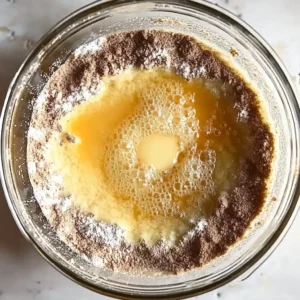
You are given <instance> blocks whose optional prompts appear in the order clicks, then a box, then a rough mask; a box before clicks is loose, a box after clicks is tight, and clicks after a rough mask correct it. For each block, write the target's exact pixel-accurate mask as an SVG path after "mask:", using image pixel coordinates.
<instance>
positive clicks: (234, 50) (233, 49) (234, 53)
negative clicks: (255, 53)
mask: <svg viewBox="0 0 300 300" xmlns="http://www.w3.org/2000/svg"><path fill="white" fill-rule="evenodd" d="M230 53H231V55H232V56H236V55H239V52H238V51H237V50H236V49H235V48H233V47H230Z"/></svg>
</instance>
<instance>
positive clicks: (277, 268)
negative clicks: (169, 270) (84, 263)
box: [0, 0, 300, 300]
mask: <svg viewBox="0 0 300 300" xmlns="http://www.w3.org/2000/svg"><path fill="white" fill-rule="evenodd" d="M89 2H91V1H88V0H73V1H71V0H69V1H68V0H52V1H49V0H15V1H13V0H10V1H9V0H1V1H0V99H1V100H0V101H1V103H2V102H3V99H4V96H5V93H6V90H7V88H8V84H9V82H10V81H11V79H12V77H13V75H14V73H15V72H16V70H17V69H18V67H19V65H20V64H21V62H22V61H23V60H24V58H25V57H26V55H27V54H28V52H29V49H30V48H31V47H32V45H33V44H34V43H35V42H36V41H37V40H38V39H39V38H40V37H41V36H42V35H43V34H44V33H45V32H46V31H47V30H48V29H49V28H50V27H51V26H52V25H54V24H55V23H56V22H57V21H59V20H60V19H61V18H63V17H64V16H65V15H67V14H68V13H70V12H71V11H73V10H74V9H76V8H78V7H80V6H82V5H84V4H87V3H89ZM217 3H218V5H220V6H223V7H225V8H227V9H229V10H231V11H232V12H234V13H236V14H237V15H239V16H240V17H241V18H242V19H244V20H246V21H247V22H248V23H249V24H250V25H252V26H253V27H254V28H255V29H256V30H257V31H258V32H259V33H260V34H261V35H262V36H263V37H264V38H265V39H266V40H267V41H268V42H269V43H270V44H271V45H272V46H273V47H274V49H275V50H276V51H277V53H278V54H279V56H280V57H281V59H282V60H283V62H284V63H285V65H286V66H287V68H288V71H289V72H290V74H291V76H292V78H293V81H294V84H295V85H296V86H297V88H298V90H299V80H300V76H299V72H300V29H299V28H300V17H299V16H300V1H299V0H218V1H217ZM0 197H1V198H0V300H18V299H20V300H34V299H35V300H65V299H66V298H67V297H68V298H69V299H72V300H81V299H90V300H93V299H108V298H106V297H103V296H100V295H97V294H95V293H93V292H90V291H88V290H86V289H84V288H82V287H80V286H78V285H76V284H74V283H73V282H71V281H70V280H69V279H67V278H65V277H64V276H62V275H61V274H60V273H58V272H57V271H55V270H54V269H53V268H52V267H51V266H50V265H48V264H47V263H46V262H45V261H44V260H43V259H42V258H41V257H40V256H39V254H38V253H37V252H36V251H35V250H34V249H33V247H32V246H31V245H30V244H29V243H27V242H26V241H25V239H24V238H23V237H22V235H21V233H20V232H19V231H18V229H17V227H16V225H15V224H14V221H13V219H12V217H11V214H10V212H9V210H8V208H7V205H6V202H5V200H4V197H3V194H2V193H1V194H0ZM299 227H300V216H298V217H297V218H296V221H295V223H294V224H293V226H292V228H291V230H290V231H289V233H288V235H287V236H286V238H285V239H284V241H283V243H282V244H281V245H280V246H279V247H278V249H277V250H276V251H275V253H273V254H272V256H271V257H270V258H269V259H268V260H267V262H265V263H264V265H263V266H261V267H260V268H259V269H258V270H257V271H256V272H255V273H254V274H253V275H252V276H251V277H250V278H249V279H247V280H246V281H243V282H235V283H231V284H228V285H226V286H224V287H222V288H221V289H219V290H216V291H213V292H211V293H209V294H206V295H203V296H200V297H197V298H195V299H200V300H213V299H216V300H217V299H222V300H223V299H224V300H228V299H230V300H238V299H243V300H253V299H255V300H276V299H278V300H282V299H284V300H298V299H300V284H299V279H300V255H299V253H300V239H299V232H298V228H299Z"/></svg>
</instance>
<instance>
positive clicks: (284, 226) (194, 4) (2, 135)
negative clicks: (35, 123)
mask: <svg viewBox="0 0 300 300" xmlns="http://www.w3.org/2000/svg"><path fill="white" fill-rule="evenodd" d="M144 2H147V1H144ZM149 2H155V3H162V4H166V2H165V1H161V0H155V1H149ZM135 3H137V2H136V1H126V0H117V1H109V0H106V1H102V2H101V3H100V2H99V1H96V2H94V3H92V4H90V5H87V6H85V7H83V8H81V9H79V10H77V11H75V12H74V13H72V14H70V15H69V16H67V17H66V18H65V19H63V20H62V21H61V22H59V23H58V24H57V25H56V26H54V27H53V28H52V29H51V30H50V31H49V33H47V34H46V35H45V36H44V37H43V38H42V39H41V41H40V42H39V43H38V44H37V46H36V47H35V48H34V49H33V50H32V52H31V53H30V54H29V56H28V57H27V59H26V60H25V61H24V63H23V64H22V65H21V67H20V69H19V71H18V72H17V73H16V75H15V77H14V79H13V81H12V82H11V85H10V87H9V89H8V93H7V96H6V99H5V103H4V106H3V110H2V114H1V120H0V123H1V124H0V125H1V132H0V140H1V151H0V159H1V170H0V172H1V174H0V175H1V182H2V186H3V190H4V193H5V197H6V200H7V202H8V206H9V208H10V210H11V212H12V215H13V217H14V219H15V221H16V223H17V225H18V227H19V229H20V230H21V232H22V233H23V235H24V236H25V237H26V238H27V239H28V240H30V241H31V242H32V244H33V245H34V247H35V248H36V249H37V251H38V252H39V253H40V254H41V255H42V256H43V257H44V258H45V259H46V260H47V261H48V262H49V263H50V264H51V265H52V266H54V267H55V268H56V269H57V270H59V271H60V272H61V273H63V274H64V275H65V276H67V277H68V278H70V279H72V280H73V281H75V282H77V283H79V284H80V285H82V286H84V287H86V288H89V289H91V290H93V291H96V292H100V293H102V294H104V295H107V296H111V297H120V298H121V299H140V296H139V295H130V296H129V295H125V294H123V293H119V292H114V293H112V292H111V291H110V290H107V289H103V288H99V287H98V286H95V285H91V284H90V283H87V282H86V281H85V280H83V279H81V278H79V277H78V276H76V274H74V273H72V272H71V271H69V270H68V269H66V268H65V267H64V266H63V265H61V264H59V263H57V262H55V261H53V260H52V258H51V257H50V256H48V255H47V253H45V252H44V251H43V250H42V249H41V248H40V247H39V246H38V245H37V244H36V243H35V241H34V238H32V237H31V236H30V234H29V233H28V232H27V231H26V228H24V227H23V225H22V224H21V222H20V220H19V217H18V216H17V213H16V211H15V209H14V207H13V204H12V201H11V200H10V199H11V196H12V195H11V193H10V191H9V190H8V188H7V178H5V176H4V173H5V171H8V163H7V157H6V156H7V153H5V152H6V149H5V139H6V138H8V135H9V133H7V132H5V129H6V127H4V126H3V125H4V124H6V123H7V117H8V110H9V108H10V105H11V102H12V100H13V99H12V94H13V90H14V88H15V85H16V83H17V82H18V80H19V78H20V76H21V74H22V72H23V71H24V69H25V68H26V67H27V66H28V64H30V62H31V61H32V60H33V58H34V57H35V55H36V54H37V53H39V51H40V50H41V49H42V48H43V47H44V46H45V45H46V44H47V43H48V42H49V41H51V40H52V39H53V38H54V37H55V36H56V35H57V34H58V33H59V32H61V31H62V29H64V28H66V27H67V26H68V25H70V24H72V22H73V21H74V20H75V19H78V18H81V17H84V16H86V15H89V14H91V13H93V12H97V11H99V10H101V9H103V8H107V7H110V6H114V5H122V4H135ZM167 4H177V5H183V6H187V7H191V8H193V9H197V8H200V7H201V8H202V9H209V10H210V12H214V13H216V12H218V13H219V15H220V16H221V17H222V18H223V19H225V20H226V21H228V22H230V23H232V24H233V25H234V26H235V28H236V29H238V30H239V31H241V32H243V33H244V34H245V33H247V37H248V38H251V41H252V42H253V43H254V44H255V45H258V46H259V48H260V49H263V50H264V51H265V52H266V53H268V54H271V55H270V57H271V58H272V59H273V60H274V63H275V65H277V66H276V68H277V71H278V72H279V75H280V77H281V79H283V80H284V81H286V83H287V85H288V87H289V90H290V93H291V94H292V95H293V97H292V98H293V99H291V100H292V104H293V105H292V106H293V108H294V111H293V112H294V118H295V119H294V124H296V126H295V131H296V134H298V135H299V116H300V112H299V106H298V102H297V97H296V92H295V90H294V88H293V84H292V82H291V80H290V78H289V76H288V73H287V71H286V70H285V67H284V66H283V64H282V63H281V61H280V59H279V58H278V56H277V55H276V54H275V52H274V51H273V50H272V48H271V47H270V46H269V45H268V44H267V43H266V42H265V41H264V40H263V39H262V38H261V37H260V36H259V34H258V33H257V32H255V31H254V30H253V29H252V28H251V27H250V26H249V25H247V24H246V23H245V22H243V21H241V20H239V19H238V18H237V17H235V16H234V15H233V14H232V13H230V12H228V11H227V10H225V9H223V8H220V7H219V6H216V5H214V4H212V3H209V2H206V1H191V0H184V1H176V0H170V1H168V3H167ZM10 121H11V120H10ZM297 121H298V122H297ZM296 148H297V153H299V145H298V144H297V145H296ZM3 159H5V161H4V160H3ZM293 185H294V186H296V189H295V193H294V196H293V201H292V203H291V205H290V207H289V210H288V212H287V214H286V216H285V218H284V220H283V221H282V223H281V225H280V228H279V229H278V231H277V232H276V233H275V234H274V235H273V236H272V238H270V240H269V242H268V243H267V245H266V246H265V248H264V249H263V251H261V253H258V254H256V255H255V256H254V257H253V258H252V259H251V260H249V261H248V262H247V263H246V264H245V265H244V266H242V267H240V268H239V269H238V270H236V271H235V272H234V273H233V274H231V275H230V276H228V277H227V278H224V279H222V280H221V281H220V282H216V283H212V284H210V285H208V286H206V287H205V288H200V289H195V290H193V291H187V292H183V293H176V294H172V295H170V296H168V295H167V296H165V295H164V298H165V299H178V298H186V297H191V296H195V295H199V294H203V293H205V292H208V291H210V290H213V289H215V288H217V287H220V286H222V285H224V284H226V283H228V282H230V281H232V280H233V279H236V278H237V277H239V276H240V275H241V274H243V273H244V272H245V271H247V270H249V269H251V268H253V267H254V266H255V265H257V263H258V262H261V261H262V260H265V259H266V257H268V256H269V255H270V254H271V253H272V252H273V251H274V249H275V248H276V247H277V245H278V244H279V243H280V242H281V241H282V239H283V237H284V236H285V234H286V233H287V231H288V229H289V227H290V226H291V224H292V222H293V220H294V218H295V216H296V213H295V210H296V208H298V207H299V203H298V198H299V195H300V186H299V174H298V173H297V175H296V176H294V183H293ZM256 267H257V266H256ZM155 298H157V297H156V296H143V299H155Z"/></svg>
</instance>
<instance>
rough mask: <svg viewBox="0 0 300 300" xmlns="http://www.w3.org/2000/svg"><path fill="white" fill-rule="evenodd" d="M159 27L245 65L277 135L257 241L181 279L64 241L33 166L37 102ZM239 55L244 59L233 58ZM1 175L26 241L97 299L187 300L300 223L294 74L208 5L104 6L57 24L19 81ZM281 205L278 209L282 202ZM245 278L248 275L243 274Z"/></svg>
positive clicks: (5, 130) (4, 133)
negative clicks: (90, 63) (70, 70)
mask: <svg viewBox="0 0 300 300" xmlns="http://www.w3.org/2000/svg"><path fill="white" fill-rule="evenodd" d="M146 28H159V29H169V30H175V31H179V32H182V33H186V34H190V35H194V36H195V37H196V38H198V39H200V40H201V41H202V42H203V43H206V44H207V45H210V46H212V47H214V48H216V49H218V51H219V52H220V53H222V56H223V58H224V59H227V60H229V61H231V63H233V64H235V66H236V68H238V69H239V70H240V72H241V73H243V74H244V76H245V78H246V79H247V80H249V81H250V82H251V84H252V85H253V86H254V87H255V88H256V89H257V91H258V92H259V93H260V94H261V98H262V99H263V105H264V106H265V108H266V111H267V112H268V115H269V119H270V121H271V123H272V125H273V128H274V132H275V136H276V146H277V151H276V161H275V163H274V170H273V176H272V178H271V180H270V193H269V195H268V196H267V199H266V205H265V209H264V210H263V212H262V213H261V214H260V216H258V218H257V219H256V220H255V222H254V223H253V224H252V227H251V228H250V229H249V231H248V234H247V238H245V239H243V240H242V241H240V242H239V243H237V244H236V245H235V246H234V247H232V248H231V249H230V250H229V252H228V253H227V254H226V255H224V256H223V257H220V258H219V259H217V260H215V261H213V262H212V263H210V264H209V265H207V266H206V267H205V268H202V269H198V270H194V271H192V272H188V273H185V274H181V275H177V276H159V277H147V276H139V277H137V276H128V275H124V274H118V273H114V272H111V271H106V270H103V269H101V268H97V267H95V266H93V265H92V264H91V263H89V262H87V261H86V260H85V259H84V258H82V257H81V256H80V255H78V254H76V253H75V252H74V251H72V250H71V249H70V248H69V247H67V246H66V245H65V244H64V243H63V242H61V241H60V240H59V239H58V237H57V236H56V234H55V232H53V230H52V229H51V227H50V226H49V224H48V222H47V220H46V219H45V217H44V216H43V214H42V212H41V210H40V208H39V205H38V203H37V201H36V200H35V198H34V196H33V191H32V187H31V185H30V182H29V178H28V173H27V165H26V143H27V138H26V134H27V130H28V125H29V121H30V118H31V112H32V105H31V104H32V102H34V99H35V98H36V96H37V95H38V94H39V92H40V91H41V89H42V88H43V85H44V84H45V82H44V80H43V79H42V78H43V76H42V75H43V74H45V73H50V72H52V71H53V70H54V69H55V68H57V67H58V64H57V63H56V64H55V67H54V66H53V63H54V62H56V61H57V59H58V58H59V59H60V62H63V61H64V60H65V59H66V58H67V57H68V55H69V54H70V53H71V52H72V51H73V50H74V49H75V48H76V47H77V46H78V45H80V44H82V43H85V42H88V41H91V40H93V39H94V38H95V37H98V36H101V35H106V34H110V33H114V32H117V31H125V30H136V29H146ZM232 48H234V49H236V50H237V52H238V55H236V56H234V57H233V56H232V55H231V54H230V50H231V49H232ZM1 123H2V124H1V126H2V127H1V175H2V184H3V188H4V191H5V194H6V198H7V202H8V204H9V207H10V209H11V212H12V214H13V216H14V218H15V221H16V223H17V224H18V226H19V228H20V230H21V231H22V233H23V234H24V235H25V236H26V237H27V239H28V240H29V241H30V242H31V243H32V244H33V245H34V247H35V248H36V249H37V250H38V251H39V252H40V253H41V255H42V256H43V257H44V258H45V259H46V260H47V261H48V262H49V263H50V264H52V265H53V266H54V267H56V268H57V269H58V270H59V271H61V272H62V273H63V274H65V275H66V276H68V277H69V278H71V279H73V280H74V281H76V282H77V283H79V284H81V285H83V286H85V287H87V288H90V289H92V290H94V291H96V292H99V293H102V294H105V295H109V296H112V297H119V298H123V299H135V298H143V299H150V298H156V299H157V298H160V299H182V298H185V297H190V296H193V295H198V294H202V293H205V292H208V291H210V290H212V289H215V288H217V287H220V286H221V285H224V284H225V283H227V282H229V281H232V280H234V279H236V278H238V277H239V278H245V277H246V276H248V275H249V274H250V273H251V272H252V271H253V270H254V269H255V268H257V266H258V265H260V264H261V263H262V262H263V261H264V259H265V258H266V257H267V256H268V255H269V254H270V253H271V252H272V251H273V250H274V249H275V248H276V246H277V245H278V244H279V243H280V241H281V239H282V237H283V236H284V234H285V233H286V232H287V230H288V228H289V226H290V224H291V223H292V220H293V218H294V217H295V214H296V211H297V208H298V206H299V204H298V197H299V107H298V103H297V100H296V96H295V92H294V91H293V88H292V84H291V81H290V79H289V78H288V76H287V72H286V71H285V69H284V67H283V66H282V64H281V62H280V61H279V59H278V58H277V57H276V55H275V54H274V52H273V51H272V49H271V48H270V46H269V45H268V44H267V43H266V42H265V41H263V40H262V38H261V37H260V36H259V35H258V34H257V33H256V32H255V31H254V30H253V29H251V28H250V27H249V26H248V25H246V24H245V23H244V22H242V21H241V20H240V19H238V18H237V17H235V16H234V15H232V14H230V13H229V12H227V11H225V10H224V9H221V8H220V7H217V6H215V5H213V4H210V3H208V2H204V1H188V0H185V1H179V0H178V1H176V0H164V1H160V0H155V1H148V2H141V1H139V2H138V1H137V2H136V1H125V0H119V1H99V2H96V3H93V4H91V5H88V6H86V7H84V8H82V9H80V10H78V11H76V12H75V13H73V14H72V15H70V16H68V17H67V18H65V19H64V20H63V21H62V22H60V23H59V24H57V25H56V26H55V27H54V28H53V29H52V30H51V31H49V32H48V33H47V34H46V35H45V37H44V38H43V39H42V40H41V41H40V42H39V43H38V45H37V46H36V47H35V49H34V50H33V51H32V52H31V54H30V55H29V57H28V58H27V59H26V61H25V62H24V63H23V65H22V66H21V68H20V69H19V71H18V72H17V74H16V76H15V78H14V79H13V81H12V83H11V85H10V88H9V91H8V94H7V98H6V102H5V105H4V108H3V112H2V119H1ZM275 199H276V201H274V200H275ZM242 274H243V276H242V277H241V275H242Z"/></svg>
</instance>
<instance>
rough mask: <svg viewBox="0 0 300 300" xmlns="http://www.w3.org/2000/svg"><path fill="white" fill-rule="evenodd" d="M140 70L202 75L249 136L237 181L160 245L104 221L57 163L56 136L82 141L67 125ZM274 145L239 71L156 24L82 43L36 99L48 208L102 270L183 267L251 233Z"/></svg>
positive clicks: (36, 152) (33, 172) (36, 140)
mask: <svg viewBox="0 0 300 300" xmlns="http://www.w3.org/2000/svg"><path fill="white" fill-rule="evenodd" d="M132 68H134V69H135V70H152V71H153V72H156V71H155V70H157V68H160V69H163V70H165V71H167V72H171V73H174V74H177V75H180V76H181V77H182V78H184V80H186V81H187V82H192V81H194V80H199V82H201V84H203V85H205V86H206V88H207V89H211V92H212V93H215V94H218V97H220V99H221V100H223V101H226V99H227V100H228V101H232V104H231V106H232V107H233V108H234V111H235V114H236V120H235V122H236V123H237V124H239V126H241V127H242V128H245V130H246V131H245V132H247V134H246V137H245V141H246V144H245V145H244V146H239V147H241V148H240V149H242V150H243V151H242V153H243V155H241V156H238V158H237V165H238V168H236V169H235V171H236V173H235V174H233V177H232V180H231V181H232V182H233V185H232V186H230V187H229V188H227V189H224V190H218V191H215V193H214V195H215V204H214V206H213V209H210V211H209V213H206V214H203V215H202V216H201V218H200V217H199V216H198V217H199V218H198V219H195V220H190V225H189V226H190V228H188V229H186V232H184V234H182V236H181V237H180V239H178V240H176V242H175V243H169V242H168V240H165V239H163V238H162V239H160V240H159V239H158V240H157V239H156V240H155V243H153V244H151V243H148V242H145V240H143V239H142V240H140V241H137V242H134V243H133V242H131V241H130V240H128V239H127V238H126V232H125V231H124V229H122V226H118V225H116V224H112V223H109V222H102V221H98V220H97V219H96V218H95V215H93V214H92V213H89V212H86V211H84V210H82V209H80V207H79V206H78V205H74V203H73V202H74V201H73V200H74V199H73V198H72V197H73V195H72V191H70V190H69V191H68V192H66V190H65V187H64V185H65V179H64V176H63V175H62V174H60V173H59V172H57V169H55V166H54V164H53V161H51V160H50V159H49V147H50V145H51V143H52V141H53V140H54V139H56V140H59V141H60V145H61V146H63V145H65V144H68V143H70V144H74V143H75V144H76V137H74V136H73V135H71V134H68V133H64V128H63V127H62V125H61V121H62V120H64V119H65V118H66V117H67V116H68V115H70V114H71V113H72V112H73V111H74V110H76V109H77V108H78V107H81V106H83V105H85V103H88V102H89V101H90V99H92V98H93V96H94V95H98V94H99V93H100V92H101V91H102V88H103V84H104V81H105V80H106V78H110V77H109V76H113V75H118V74H119V75H120V76H121V75H122V74H123V73H125V72H127V71H128V70H130V69H132ZM165 71H164V72H165ZM161 74H164V73H161ZM119 75H118V76H119ZM166 76H168V75H166ZM220 95H221V96H220ZM216 97H217V96H216ZM224 99H225V100H224ZM221 100H220V101H221ZM223 129H224V130H225V127H224V128H223ZM213 133H214V134H215V135H218V134H216V132H208V131H206V134H207V135H208V136H209V135H210V134H213ZM231 134H233V133H229V135H231ZM235 134H236V133H235ZM238 139H239V136H238V135H237V137H236V140H238ZM162 142H163V141H162ZM171 142H172V141H171ZM145 143H146V145H147V141H146V142H145ZM147 147H149V146H148V145H147V146H146V148H147ZM243 147H244V148H243ZM50 148H51V147H50ZM273 148H274V146H273V136H272V134H271V132H270V129H269V127H268V125H267V124H266V123H265V121H263V117H262V115H261V112H260V108H259V104H258V99H257V96H256V94H255V93H254V92H253V91H252V89H250V88H249V87H248V86H247V84H246V83H245V82H244V81H243V79H242V78H241V77H240V76H238V75H237V74H236V73H235V72H234V71H233V70H232V69H231V68H230V67H229V66H227V65H225V64H224V63H223V62H222V61H221V60H220V59H219V58H218V57H217V55H216V54H214V53H213V52H212V51H210V50H205V48H204V47H202V46H201V44H200V43H198V42H197V41H196V40H195V39H193V38H192V37H189V36H186V35H182V34H179V33H172V32H166V31H155V30H151V31H135V32H125V33H119V34H114V35H111V36H107V37H104V38H103V37H101V38H98V39H96V40H94V41H92V42H91V43H89V44H85V45H83V46H81V47H79V48H78V49H76V51H75V52H74V53H73V54H72V55H71V56H70V57H69V58H68V59H67V61H66V62H65V63H64V64H63V65H62V66H61V67H60V68H59V69H58V70H57V71H56V72H55V73H54V74H53V75H52V76H51V77H50V79H49V81H48V83H47V85H46V86H45V88H44V89H43V91H42V92H41V94H40V95H39V97H38V98H37V100H36V102H35V105H34V110H33V115H32V120H31V124H30V128H29V131H28V149H27V161H28V170H29V175H30V179H31V183H32V186H33V189H34V194H35V197H36V199H37V201H38V202H39V204H40V206H41V209H42V211H43V213H44V214H45V216H46V217H47V218H48V220H49V222H50V223H51V225H52V226H53V227H54V229H55V230H56V231H57V234H58V236H59V237H60V238H61V239H62V240H63V241H65V242H66V243H67V244H68V245H69V246H71V247H72V248H73V249H74V250H76V251H77V252H79V253H80V254H82V255H85V256H86V257H88V259H90V260H91V261H92V262H93V263H94V264H95V265H97V266H99V267H106V268H109V269H113V270H118V271H122V272H130V273H136V272H139V271H140V272H144V271H158V272H166V273H169V272H171V273H178V272H181V271H186V270H190V269H192V268H196V267H201V266H203V265H204V264H206V263H208V262H210V261H211V260H212V259H214V258H216V257H218V256H220V255H222V254H224V253H225V252H226V251H227V249H228V247H229V246H231V245H232V244H234V243H235V242H236V241H237V240H238V239H239V238H241V237H242V236H243V234H244V233H245V231H246V229H247V228H248V227H249V225H250V222H251V221H252V220H253V219H254V218H255V217H256V216H257V214H258V213H259V212H260V210H261V208H262V205H263V202H264V198H265V195H266V192H267V187H266V181H267V179H268V177H269V175H270V170H271V163H272V158H273V151H274V149H273ZM218 155H221V153H219V154H218V153H217V158H218ZM55 159H57V157H56V158H55ZM108 161H110V160H108ZM116 163H118V162H114V161H113V162H112V164H114V165H115V164H116ZM122 170H123V169H122ZM216 171H218V168H217V167H216V169H215V173H218V172H219V171H218V172H216ZM108 173H109V172H108ZM122 174H123V173H122ZM124 174H126V173H124ZM73 175H74V173H73ZM69 176H72V174H71V175H69ZM214 176H215V177H214V178H216V176H217V175H214ZM108 177H109V175H108ZM130 195H131V194H130ZM133 195H134V196H135V194H133ZM107 214H108V215H109V212H107Z"/></svg>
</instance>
